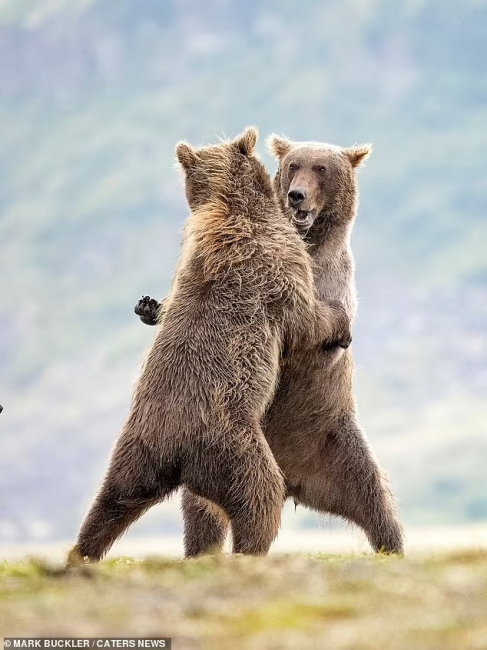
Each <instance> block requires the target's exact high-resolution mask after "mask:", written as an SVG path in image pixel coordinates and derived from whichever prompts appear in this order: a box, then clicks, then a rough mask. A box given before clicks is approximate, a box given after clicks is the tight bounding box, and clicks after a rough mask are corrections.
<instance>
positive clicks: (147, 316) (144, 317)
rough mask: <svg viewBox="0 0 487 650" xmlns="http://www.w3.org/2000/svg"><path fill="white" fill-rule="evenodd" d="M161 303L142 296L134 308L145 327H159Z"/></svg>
mask: <svg viewBox="0 0 487 650" xmlns="http://www.w3.org/2000/svg"><path fill="white" fill-rule="evenodd" d="M160 308H161V303H160V302H158V301H157V300H156V299H155V298H151V297H150V296H142V298H141V299H140V300H139V301H138V302H137V304H136V305H135V307H134V312H135V313H136V314H137V316H138V317H139V318H140V320H141V321H142V322H143V323H144V324H145V325H157V318H158V315H159V310H160Z"/></svg>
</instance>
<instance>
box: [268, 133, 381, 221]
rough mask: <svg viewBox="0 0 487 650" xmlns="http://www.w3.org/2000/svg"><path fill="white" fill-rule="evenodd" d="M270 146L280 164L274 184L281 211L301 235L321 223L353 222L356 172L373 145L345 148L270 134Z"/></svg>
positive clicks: (355, 200)
mask: <svg viewBox="0 0 487 650" xmlns="http://www.w3.org/2000/svg"><path fill="white" fill-rule="evenodd" d="M267 146H268V148H269V150H270V152H271V153H272V154H273V155H274V156H275V157H276V158H277V160H278V163H279V167H278V170H277V173H276V176H275V178H274V185H275V190H276V192H277V196H278V199H279V202H280V205H281V208H282V209H283V211H284V212H285V214H287V215H288V216H289V218H290V219H291V221H292V222H293V223H294V225H295V227H296V228H297V229H298V231H299V232H301V233H302V234H305V233H307V232H308V230H310V229H311V228H312V227H313V225H314V224H318V223H323V224H325V223H329V224H330V223H332V222H335V223H336V222H338V223H343V222H348V221H350V220H352V219H353V217H354V216H355V211H356V204H357V196H358V189H357V181H356V177H355V172H356V170H357V168H358V167H359V166H360V165H361V164H362V163H363V162H364V161H365V160H366V159H367V158H368V156H369V155H370V153H371V151H372V145H370V144H364V145H360V146H355V147H348V148H342V147H338V146H335V145H331V144H325V143H320V142H293V141H292V140H288V139H287V138H282V137H279V136H277V135H271V136H270V137H269V138H268V140H267Z"/></svg>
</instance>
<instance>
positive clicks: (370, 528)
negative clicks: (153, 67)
mask: <svg viewBox="0 0 487 650" xmlns="http://www.w3.org/2000/svg"><path fill="white" fill-rule="evenodd" d="M268 144H269V148H270V150H271V152H272V153H273V154H274V155H275V157H276V158H277V160H278V162H279V167H278V170H277V173H276V175H275V177H274V187H275V191H276V195H277V197H278V200H279V203H280V206H281V210H282V212H283V214H285V215H286V216H287V217H288V219H289V220H290V221H291V222H292V223H293V224H294V226H295V227H296V229H297V230H298V231H299V233H300V234H301V236H302V238H303V240H304V241H305V242H306V244H307V246H308V250H309V252H310V254H311V257H312V259H313V261H314V281H315V287H316V293H317V297H318V298H319V299H321V300H327V299H334V300H338V301H340V302H341V303H343V304H344V305H345V308H346V310H347V313H348V315H349V318H350V320H351V321H352V320H353V318H354V316H355V311H356V293H355V282H354V261H353V257H352V252H351V249H350V234H351V230H352V226H353V222H354V219H355V216H356V212H357V206H358V187H357V178H356V170H357V168H358V167H359V165H360V164H361V163H362V162H363V161H364V160H365V159H366V158H367V157H368V156H369V154H370V151H371V147H370V146H369V145H363V146H359V147H350V148H340V147H337V146H333V145H328V144H323V143H316V142H292V141H290V140H287V139H285V138H280V137H277V136H271V137H270V138H269V141H268ZM135 311H136V313H138V314H139V315H140V316H141V318H142V319H143V320H144V322H147V323H149V324H153V323H154V321H155V319H156V318H157V316H158V314H159V315H160V313H162V312H163V309H161V306H160V304H159V303H158V302H157V301H155V300H153V299H150V298H148V297H147V296H144V297H143V298H142V300H141V301H139V303H138V304H137V306H136V310H135ZM352 374H353V360H352V353H351V350H350V349H349V350H343V349H340V348H339V347H334V348H333V347H330V348H329V349H327V350H324V352H323V353H318V354H316V352H315V350H312V349H308V350H304V349H300V350H294V351H293V352H292V353H291V354H288V355H286V357H285V358H284V359H283V362H282V366H281V377H280V382H279V387H278V390H277V392H276V395H275V397H274V400H273V402H272V404H271V405H270V407H269V409H268V410H267V412H266V415H265V418H264V420H263V429H264V432H265V436H266V439H267V441H268V443H269V445H270V448H271V450H272V452H273V454H274V457H275V458H276V460H277V463H278V465H279V467H280V468H281V470H282V472H283V474H284V476H285V479H286V487H287V494H288V496H290V497H293V498H294V499H295V501H296V502H298V503H300V504H302V505H304V506H307V507H309V508H312V509H314V510H317V511H318V512H322V513H331V514H334V515H337V516H339V517H342V518H344V519H346V520H348V521H351V522H353V523H354V524H356V525H358V526H360V527H361V528H362V529H363V530H364V531H365V533H366V535H367V537H368V539H369V541H370V544H371V546H372V547H373V549H374V550H376V551H384V552H389V553H402V552H403V530H402V526H401V523H400V521H399V518H398V514H397V510H396V504H395V500H394V498H393V496H392V494H391V491H390V489H389V486H388V482H387V478H386V476H385V473H384V471H383V470H382V469H381V467H380V466H379V464H378V463H377V461H376V459H375V458H374V455H373V453H372V450H371V448H370V446H369V443H368V442H367V439H366V436H365V434H364V433H363V431H362V430H361V428H360V425H359V423H358V421H357V416H356V407H355V400H354V396H353V389H352ZM183 512H184V520H185V549H186V554H187V555H188V556H195V555H198V554H200V553H204V552H207V551H209V550H211V549H214V548H218V547H221V545H222V544H223V541H224V539H225V536H226V531H227V528H228V518H227V517H226V515H225V513H224V512H222V510H221V509H219V508H217V507H215V506H214V505H209V504H207V503H205V501H204V500H203V499H201V498H199V497H197V496H195V495H194V494H191V493H190V492H189V491H187V490H185V491H184V493H183Z"/></svg>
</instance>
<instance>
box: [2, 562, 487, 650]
mask: <svg viewBox="0 0 487 650" xmlns="http://www.w3.org/2000/svg"><path fill="white" fill-rule="evenodd" d="M486 612H487V554H486V553H482V552H479V551H476V552H474V551H472V552H468V553H461V554H460V553H456V554H450V555H439V556H430V557H414V556H413V557H411V558H406V559H398V558H392V557H386V556H376V557H374V556H366V555H363V556H359V555H357V556H325V555H313V556H307V555H289V556H278V555H275V556H270V557H267V558H249V557H235V556H216V557H209V558H203V559H199V560H191V561H179V560H169V559H159V558H149V559H147V560H145V561H134V560H131V559H128V558H122V559H118V560H112V561H107V562H104V563H101V564H100V565H98V566H94V567H83V568H82V569H76V570H65V569H64V568H63V567H61V566H57V565H49V564H46V563H45V562H42V561H38V560H35V559H31V560H26V561H24V562H18V563H4V564H3V565H0V621H1V634H2V635H3V636H15V635H23V636H118V637H121V636H146V637H151V636H156V635H158V636H163V635H166V636H171V637H172V638H173V647H174V648H175V649H176V650H179V649H183V648H184V649H186V648H205V649H206V648H208V649H210V648H219V649H225V648H243V649H246V648H249V649H250V648H252V649H255V648H257V649H259V648H269V649H270V648H272V649H274V648H275V649H276V650H277V649H281V648H320V649H321V648H333V649H335V648H354V649H355V648H374V650H375V649H376V648H394V650H396V649H401V648H442V649H443V648H455V650H457V649H459V648H469V649H470V648H479V649H480V648H486V647H487V616H486Z"/></svg>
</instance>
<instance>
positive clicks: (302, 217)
mask: <svg viewBox="0 0 487 650" xmlns="http://www.w3.org/2000/svg"><path fill="white" fill-rule="evenodd" d="M293 222H294V225H295V226H297V227H298V228H309V227H310V226H311V225H312V224H313V213H312V212H309V211H307V210H295V212H294V214H293Z"/></svg>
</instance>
